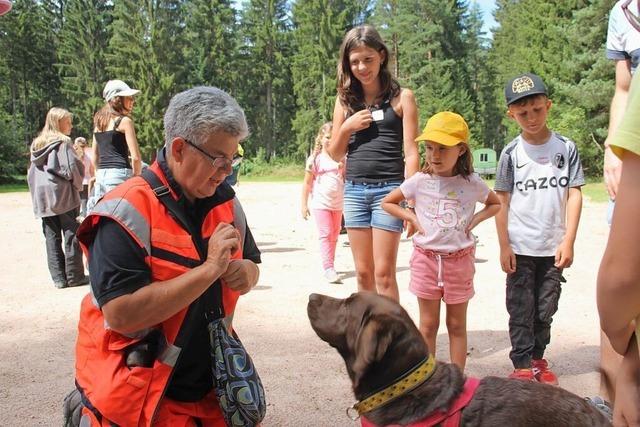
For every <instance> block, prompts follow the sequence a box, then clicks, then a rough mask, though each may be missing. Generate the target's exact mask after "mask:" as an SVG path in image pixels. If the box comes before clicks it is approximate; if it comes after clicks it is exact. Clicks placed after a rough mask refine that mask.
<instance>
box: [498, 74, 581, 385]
mask: <svg viewBox="0 0 640 427" xmlns="http://www.w3.org/2000/svg"><path fill="white" fill-rule="evenodd" d="M505 97H506V101H507V107H508V110H507V115H508V116H509V117H511V118H512V119H513V120H515V122H516V123H518V125H519V126H520V128H521V130H522V132H521V133H520V135H518V136H517V137H516V138H515V139H514V140H513V141H511V142H510V143H509V144H508V145H507V146H506V147H505V148H504V150H503V151H502V154H501V155H500V161H499V163H498V172H497V174H496V184H495V191H496V193H497V194H498V197H499V198H500V201H501V202H502V207H501V209H500V212H499V213H498V215H497V216H496V225H497V230H498V239H499V243H500V264H501V266H502V270H503V271H504V272H505V273H507V291H506V293H507V311H508V312H509V336H510V338H511V347H512V348H511V352H510V354H509V357H510V358H511V361H512V363H513V366H514V368H515V370H514V371H513V373H512V374H511V375H509V377H510V378H516V379H523V380H537V381H539V382H542V383H547V384H558V378H557V377H556V375H555V374H554V373H553V372H552V371H551V370H550V369H549V365H548V363H547V361H546V360H545V359H544V358H543V356H544V351H545V348H546V346H547V344H549V341H550V338H551V321H552V316H553V315H554V314H555V312H556V311H557V309H558V300H559V298H560V282H561V281H564V279H563V277H562V270H563V269H564V268H568V267H570V266H571V263H572V262H573V244H574V241H575V238H576V232H577V229H578V222H579V221H580V212H581V210H582V192H581V190H580V187H581V186H582V185H584V183H585V182H584V176H583V173H582V166H581V164H580V156H579V155H578V151H577V149H576V146H575V144H574V143H573V141H571V140H569V139H567V138H565V137H563V136H560V135H558V134H557V133H555V132H552V131H550V130H549V128H548V127H547V115H548V113H549V109H550V108H551V100H550V99H549V98H548V97H547V88H546V86H545V85H544V83H543V81H542V79H541V78H540V77H538V76H536V75H535V74H530V73H527V74H521V75H519V76H517V77H514V78H512V79H511V80H509V82H508V84H507V86H506V87H505Z"/></svg>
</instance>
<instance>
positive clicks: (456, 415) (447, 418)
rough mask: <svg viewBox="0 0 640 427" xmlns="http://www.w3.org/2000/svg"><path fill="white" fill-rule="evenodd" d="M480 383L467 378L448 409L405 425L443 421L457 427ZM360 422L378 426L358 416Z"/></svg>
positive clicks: (368, 426) (413, 426)
mask: <svg viewBox="0 0 640 427" xmlns="http://www.w3.org/2000/svg"><path fill="white" fill-rule="evenodd" d="M479 385H480V380H479V379H477V378H467V380H466V381H465V383H464V388H463V389H462V393H460V395H459V396H458V397H457V399H456V400H455V401H454V402H453V404H452V405H451V406H450V407H449V409H448V410H447V411H446V412H444V411H435V412H433V413H432V414H431V415H429V416H428V417H427V418H424V419H422V420H420V421H416V422H415V423H411V424H408V425H407V426H405V427H433V426H435V425H438V424H440V423H443V424H442V426H443V427H458V426H459V425H460V419H461V417H462V412H461V411H462V409H463V408H464V407H466V406H467V405H468V404H469V402H470V401H471V399H472V398H473V395H474V394H475V392H476V389H477V388H478V386H479ZM360 422H361V424H362V427H378V426H377V425H375V424H373V423H372V422H370V421H369V420H367V419H366V418H365V417H360ZM388 427H400V426H399V425H398V424H393V425H390V426H388Z"/></svg>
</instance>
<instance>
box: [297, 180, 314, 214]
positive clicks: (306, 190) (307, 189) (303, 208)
mask: <svg viewBox="0 0 640 427" xmlns="http://www.w3.org/2000/svg"><path fill="white" fill-rule="evenodd" d="M312 184H313V173H311V172H310V171H305V172H304V181H302V198H301V201H300V202H301V203H300V212H301V213H302V218H304V219H307V218H308V217H309V206H308V205H307V201H308V200H309V194H310V193H311V186H312Z"/></svg>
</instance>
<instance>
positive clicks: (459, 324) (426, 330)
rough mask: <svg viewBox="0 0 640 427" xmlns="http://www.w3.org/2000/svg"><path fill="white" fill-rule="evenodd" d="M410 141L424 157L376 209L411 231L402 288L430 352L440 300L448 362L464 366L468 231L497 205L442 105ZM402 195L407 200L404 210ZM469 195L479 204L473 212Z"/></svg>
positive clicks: (457, 119) (463, 128)
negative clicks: (414, 300)
mask: <svg viewBox="0 0 640 427" xmlns="http://www.w3.org/2000/svg"><path fill="white" fill-rule="evenodd" d="M416 141H424V142H425V148H426V150H425V152H426V159H425V160H426V161H425V166H424V168H423V170H422V172H418V173H416V174H415V175H413V176H412V177H410V178H409V179H407V180H406V181H405V182H403V183H402V184H401V185H400V187H399V188H397V189H395V190H393V191H392V192H391V193H389V195H387V196H386V197H385V198H384V199H383V200H382V208H383V209H384V210H386V211H387V212H389V213H390V214H392V215H394V216H396V217H398V218H401V219H403V220H405V221H407V223H408V229H407V234H408V235H409V236H411V235H412V234H413V233H415V232H416V231H417V234H415V235H414V237H413V245H414V251H413V254H412V256H411V261H410V268H411V282H410V285H409V290H410V291H411V292H412V293H413V294H414V295H416V296H417V297H418V305H419V307H420V324H419V329H420V332H421V333H422V335H423V337H424V339H425V341H426V342H427V345H428V346H429V350H430V351H431V352H432V354H435V351H436V350H435V349H436V336H437V334H438V327H439V326H440V300H441V299H442V300H443V301H444V302H445V304H446V305H447V330H448V332H449V347H450V350H449V351H450V357H451V362H452V363H455V364H456V365H458V367H460V369H461V370H463V371H464V366H465V363H466V359H467V305H468V303H469V300H470V299H471V297H472V296H473V295H474V291H473V275H474V273H475V266H474V260H475V241H474V238H473V235H472V234H471V230H472V229H473V228H474V227H475V226H476V225H478V224H479V223H480V222H482V221H484V220H485V219H487V218H491V217H492V216H494V215H495V214H496V213H497V212H498V210H499V209H500V201H499V200H498V196H496V194H495V193H494V192H493V191H491V190H490V189H489V187H488V186H487V185H486V184H485V183H484V181H482V179H481V178H480V177H479V176H478V175H477V174H475V173H473V165H472V157H471V151H470V149H469V145H468V141H469V128H468V126H467V123H466V122H465V121H464V119H463V118H462V117H461V116H460V115H458V114H455V113H451V112H448V111H445V112H441V113H438V114H436V115H434V116H433V117H431V118H430V119H429V121H428V122H427V126H426V127H425V128H424V131H423V132H422V134H421V135H420V136H419V137H418V138H416ZM404 200H408V201H415V204H414V205H409V206H408V208H407V209H405V208H403V207H401V206H400V203H401V202H403V201H404ZM476 202H480V203H484V204H485V207H484V209H482V210H480V211H479V212H477V213H475V206H476Z"/></svg>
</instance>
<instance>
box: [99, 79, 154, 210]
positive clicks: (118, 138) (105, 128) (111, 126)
mask: <svg viewBox="0 0 640 427" xmlns="http://www.w3.org/2000/svg"><path fill="white" fill-rule="evenodd" d="M139 92H140V91H139V90H137V89H132V88H130V87H129V85H127V84H126V83H125V82H123V81H122V80H109V81H108V82H107V84H106V85H105V87H104V90H103V91H102V95H103V97H104V100H105V101H106V104H105V105H104V106H103V107H102V108H101V109H100V110H99V111H98V112H97V113H96V114H95V115H94V116H93V145H92V147H91V148H92V150H93V152H92V155H93V165H94V169H95V171H96V172H95V174H96V180H95V184H94V191H93V195H92V197H91V198H90V199H89V203H88V206H87V210H89V211H90V210H91V209H93V206H95V204H96V203H97V202H98V200H100V198H101V197H102V196H104V195H105V194H106V193H107V192H109V191H111V190H112V189H114V188H115V187H117V186H118V185H120V184H121V183H122V182H124V181H125V180H127V179H128V178H130V177H132V176H134V175H140V172H141V170H142V159H141V157H140V147H139V146H138V139H137V138H136V130H135V128H134V126H133V120H132V119H131V117H129V116H130V114H131V112H132V111H133V104H134V98H133V97H134V95H137V94H138V93H139ZM129 158H131V159H129Z"/></svg>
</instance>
